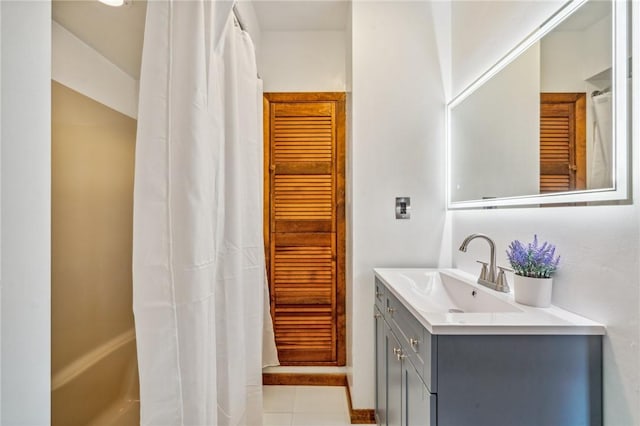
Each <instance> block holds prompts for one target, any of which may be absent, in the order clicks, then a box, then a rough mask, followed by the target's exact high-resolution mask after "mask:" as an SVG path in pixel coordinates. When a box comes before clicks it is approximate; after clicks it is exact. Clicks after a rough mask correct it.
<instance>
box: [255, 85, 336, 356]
mask: <svg viewBox="0 0 640 426" xmlns="http://www.w3.org/2000/svg"><path fill="white" fill-rule="evenodd" d="M314 96H315V95H311V99H309V100H308V101H304V102H295V101H289V100H286V101H273V100H271V103H270V104H269V110H268V111H266V113H268V114H269V122H268V126H269V132H268V134H269V138H268V140H269V147H270V150H269V157H270V164H269V165H270V171H271V176H270V180H269V182H270V189H269V194H270V251H271V253H270V257H269V259H270V262H269V263H270V266H269V268H270V275H269V277H270V286H271V287H270V288H271V302H272V315H273V320H274V331H275V336H276V346H277V348H278V354H279V357H280V362H281V363H282V364H285V365H287V364H289V365H291V364H309V363H311V364H333V365H337V364H341V365H343V364H344V362H343V361H342V359H341V358H340V359H339V356H338V355H339V353H340V352H339V351H338V335H339V333H340V331H339V330H340V329H339V327H340V324H339V323H338V318H339V315H338V296H339V295H338V288H337V283H338V280H337V278H338V268H337V263H336V259H337V233H336V230H337V224H338V222H337V216H338V215H337V209H336V206H337V202H336V200H337V197H338V179H339V175H338V174H337V171H338V150H337V146H338V145H337V141H338V133H339V132H338V119H337V115H336V111H337V105H338V104H339V103H338V102H337V101H327V100H315V99H313V98H314ZM294 97H299V98H304V97H305V95H296V96H294ZM343 309H344V308H341V309H340V310H341V311H343Z"/></svg>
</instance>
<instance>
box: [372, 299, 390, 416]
mask: <svg viewBox="0 0 640 426" xmlns="http://www.w3.org/2000/svg"><path fill="white" fill-rule="evenodd" d="M373 312H374V318H375V327H376V330H375V331H376V334H375V338H376V421H377V423H378V426H387V339H386V337H385V323H384V317H383V315H382V313H381V312H380V310H379V309H378V307H377V306H375V307H374V308H373Z"/></svg>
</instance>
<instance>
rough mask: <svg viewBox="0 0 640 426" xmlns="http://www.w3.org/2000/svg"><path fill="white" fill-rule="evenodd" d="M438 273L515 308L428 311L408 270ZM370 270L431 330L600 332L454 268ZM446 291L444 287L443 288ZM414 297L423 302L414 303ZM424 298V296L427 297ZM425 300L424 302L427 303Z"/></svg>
mask: <svg viewBox="0 0 640 426" xmlns="http://www.w3.org/2000/svg"><path fill="white" fill-rule="evenodd" d="M434 272H435V273H439V274H445V275H447V276H448V277H453V278H454V279H456V280H459V281H464V283H465V284H467V285H470V286H473V287H474V290H476V291H477V292H484V293H485V294H484V296H485V298H486V296H490V297H495V298H498V299H500V300H501V301H502V302H506V303H508V304H510V305H511V306H512V307H513V308H514V309H513V310H514V311H515V312H465V313H449V312H443V311H442V310H440V312H438V311H436V309H434V312H430V310H429V309H428V308H425V303H424V301H425V300H427V299H428V294H427V293H428V291H427V292H425V294H426V295H425V296H416V292H415V286H414V285H413V287H414V289H413V290H412V288H411V286H412V284H411V283H410V281H411V280H410V279H406V278H405V277H407V276H408V275H410V274H413V275H414V276H416V274H418V275H419V274H421V273H427V274H428V273H434ZM374 273H375V275H376V277H378V278H379V279H380V280H381V281H382V282H383V283H384V284H386V286H387V288H388V289H389V290H390V291H391V293H392V294H393V295H394V296H395V297H396V298H397V299H398V300H399V301H400V302H401V303H402V304H403V305H404V306H405V307H406V308H407V309H408V310H409V311H410V312H411V313H412V314H413V315H414V316H415V317H416V318H417V319H418V321H420V323H421V324H422V325H423V326H424V327H425V328H426V329H427V330H428V331H429V333H431V334H466V335H469V334H479V335H483V334H494V335H495V334H503V335H521V334H529V335H549V334H551V335H553V334H558V335H603V334H605V332H606V329H605V326H604V325H602V324H599V323H597V322H595V321H592V320H590V319H587V318H584V317H582V316H580V315H576V314H574V313H571V312H569V311H566V310H564V309H561V308H558V307H556V306H551V307H549V308H534V307H531V306H527V305H522V304H519V303H516V302H515V300H514V298H513V293H500V292H497V291H494V290H491V289H488V288H486V287H484V286H481V285H479V284H477V283H476V278H477V277H474V276H472V275H470V274H467V273H465V272H463V271H460V270H457V269H427V268H420V269H408V268H398V269H395V268H375V269H374ZM445 292H446V290H445ZM418 298H421V299H423V303H418V300H417V299H418ZM427 302H428V300H427ZM427 304H428V303H427Z"/></svg>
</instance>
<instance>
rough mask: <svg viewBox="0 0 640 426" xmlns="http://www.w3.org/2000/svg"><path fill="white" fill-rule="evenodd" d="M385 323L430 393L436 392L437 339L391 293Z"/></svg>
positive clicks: (388, 295)
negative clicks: (398, 340)
mask: <svg viewBox="0 0 640 426" xmlns="http://www.w3.org/2000/svg"><path fill="white" fill-rule="evenodd" d="M386 298H387V309H386V311H385V312H386V316H387V321H389V324H390V325H391V328H392V329H393V331H394V332H395V333H396V335H397V336H398V338H399V339H400V340H401V342H400V343H401V345H402V346H403V348H404V353H405V355H407V356H408V357H409V359H410V360H411V362H412V363H413V365H414V366H415V368H416V370H417V371H418V372H419V373H420V376H421V377H422V380H423V381H424V383H425V384H426V385H427V388H428V389H429V391H430V392H436V391H437V380H436V379H437V377H436V368H435V366H436V356H437V346H436V345H437V339H436V338H434V337H433V336H432V335H431V334H430V333H429V332H428V331H427V330H426V329H425V328H424V327H423V326H422V324H420V322H419V321H418V320H417V319H416V318H415V317H414V316H413V315H412V314H411V313H410V312H409V311H408V310H407V308H406V307H405V306H404V305H403V304H402V303H400V301H399V300H398V299H396V297H395V296H394V295H392V294H391V293H389V292H388V293H387V297H386Z"/></svg>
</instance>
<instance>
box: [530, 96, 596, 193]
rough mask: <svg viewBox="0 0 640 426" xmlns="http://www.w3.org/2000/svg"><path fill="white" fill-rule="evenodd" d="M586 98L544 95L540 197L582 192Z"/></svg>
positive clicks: (541, 123) (541, 117) (541, 125)
mask: <svg viewBox="0 0 640 426" xmlns="http://www.w3.org/2000/svg"><path fill="white" fill-rule="evenodd" d="M577 100H582V101H584V94H576V93H571V94H562V93H549V94H545V93H543V94H542V95H541V104H540V193H550V192H564V191H571V190H574V189H583V188H584V185H585V182H584V174H585V170H584V166H581V165H582V163H584V162H585V161H586V160H585V159H584V158H581V157H583V156H584V154H583V153H582V152H583V151H584V149H585V148H584V144H585V141H584V138H585V127H584V126H585V123H584V117H581V114H582V113H583V107H582V105H580V104H577Z"/></svg>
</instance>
